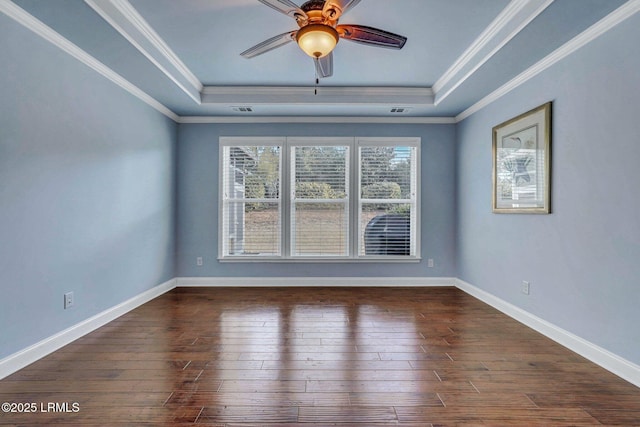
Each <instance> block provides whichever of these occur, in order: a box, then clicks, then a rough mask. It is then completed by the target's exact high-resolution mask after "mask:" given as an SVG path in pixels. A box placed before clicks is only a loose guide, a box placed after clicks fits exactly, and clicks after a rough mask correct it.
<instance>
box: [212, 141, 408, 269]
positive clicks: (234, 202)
mask: <svg viewBox="0 0 640 427" xmlns="http://www.w3.org/2000/svg"><path fill="white" fill-rule="evenodd" d="M419 148H420V139H419V138H241V137H226V138H221V139H220V171H221V177H220V230H219V231H220V233H219V236H220V245H219V251H220V255H219V257H220V259H222V260H263V261H264V260H287V261H293V260H302V261H311V260H313V261H315V260H332V261H339V260H347V261H353V260H400V261H401V260H405V261H407V260H417V259H419V256H420V252H419V238H418V237H419V224H420V221H419V209H418V207H419V199H418V195H419V191H418V182H419V160H418V159H419V158H420V156H419Z"/></svg>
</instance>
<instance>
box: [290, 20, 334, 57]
mask: <svg viewBox="0 0 640 427" xmlns="http://www.w3.org/2000/svg"><path fill="white" fill-rule="evenodd" d="M338 40H340V35H339V34H338V31H336V29H335V28H333V27H331V26H329V25H324V24H309V25H306V26H304V27H302V28H300V29H299V30H298V33H297V34H296V41H297V42H298V46H300V49H302V51H303V52H304V53H306V54H307V55H309V56H310V57H312V58H323V57H325V56H327V55H328V54H330V53H331V52H332V51H333V49H334V48H335V47H336V45H337V44H338Z"/></svg>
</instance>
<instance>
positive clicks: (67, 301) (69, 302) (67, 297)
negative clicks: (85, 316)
mask: <svg viewBox="0 0 640 427" xmlns="http://www.w3.org/2000/svg"><path fill="white" fill-rule="evenodd" d="M71 307H73V292H67V293H66V294H64V309H65V310H66V309H68V308H71Z"/></svg>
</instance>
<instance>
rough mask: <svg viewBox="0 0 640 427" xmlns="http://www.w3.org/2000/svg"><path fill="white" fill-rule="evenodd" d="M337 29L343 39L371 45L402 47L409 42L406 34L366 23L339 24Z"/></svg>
mask: <svg viewBox="0 0 640 427" xmlns="http://www.w3.org/2000/svg"><path fill="white" fill-rule="evenodd" d="M336 30H338V33H339V34H340V37H342V38H343V39H346V40H351V41H352V42H357V43H363V44H367V45H370V46H377V47H386V48H389V49H402V47H403V46H404V44H405V43H406V42H407V38H406V37H404V36H400V35H398V34H393V33H390V32H388V31H384V30H380V29H378V28H372V27H365V26H364V25H338V26H337V27H336Z"/></svg>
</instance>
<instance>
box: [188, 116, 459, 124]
mask: <svg viewBox="0 0 640 427" xmlns="http://www.w3.org/2000/svg"><path fill="white" fill-rule="evenodd" d="M178 123H184V124H214V123H247V124H249V123H356V124H357V123H378V124H436V125H443V124H455V123H456V120H455V118H454V117H387V116H384V117H357V116H356V117H354V116H352V117H349V116H313V117H311V116H309V117H304V116H256V117H253V116H251V117H239V116H181V117H180V119H179V120H178Z"/></svg>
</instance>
